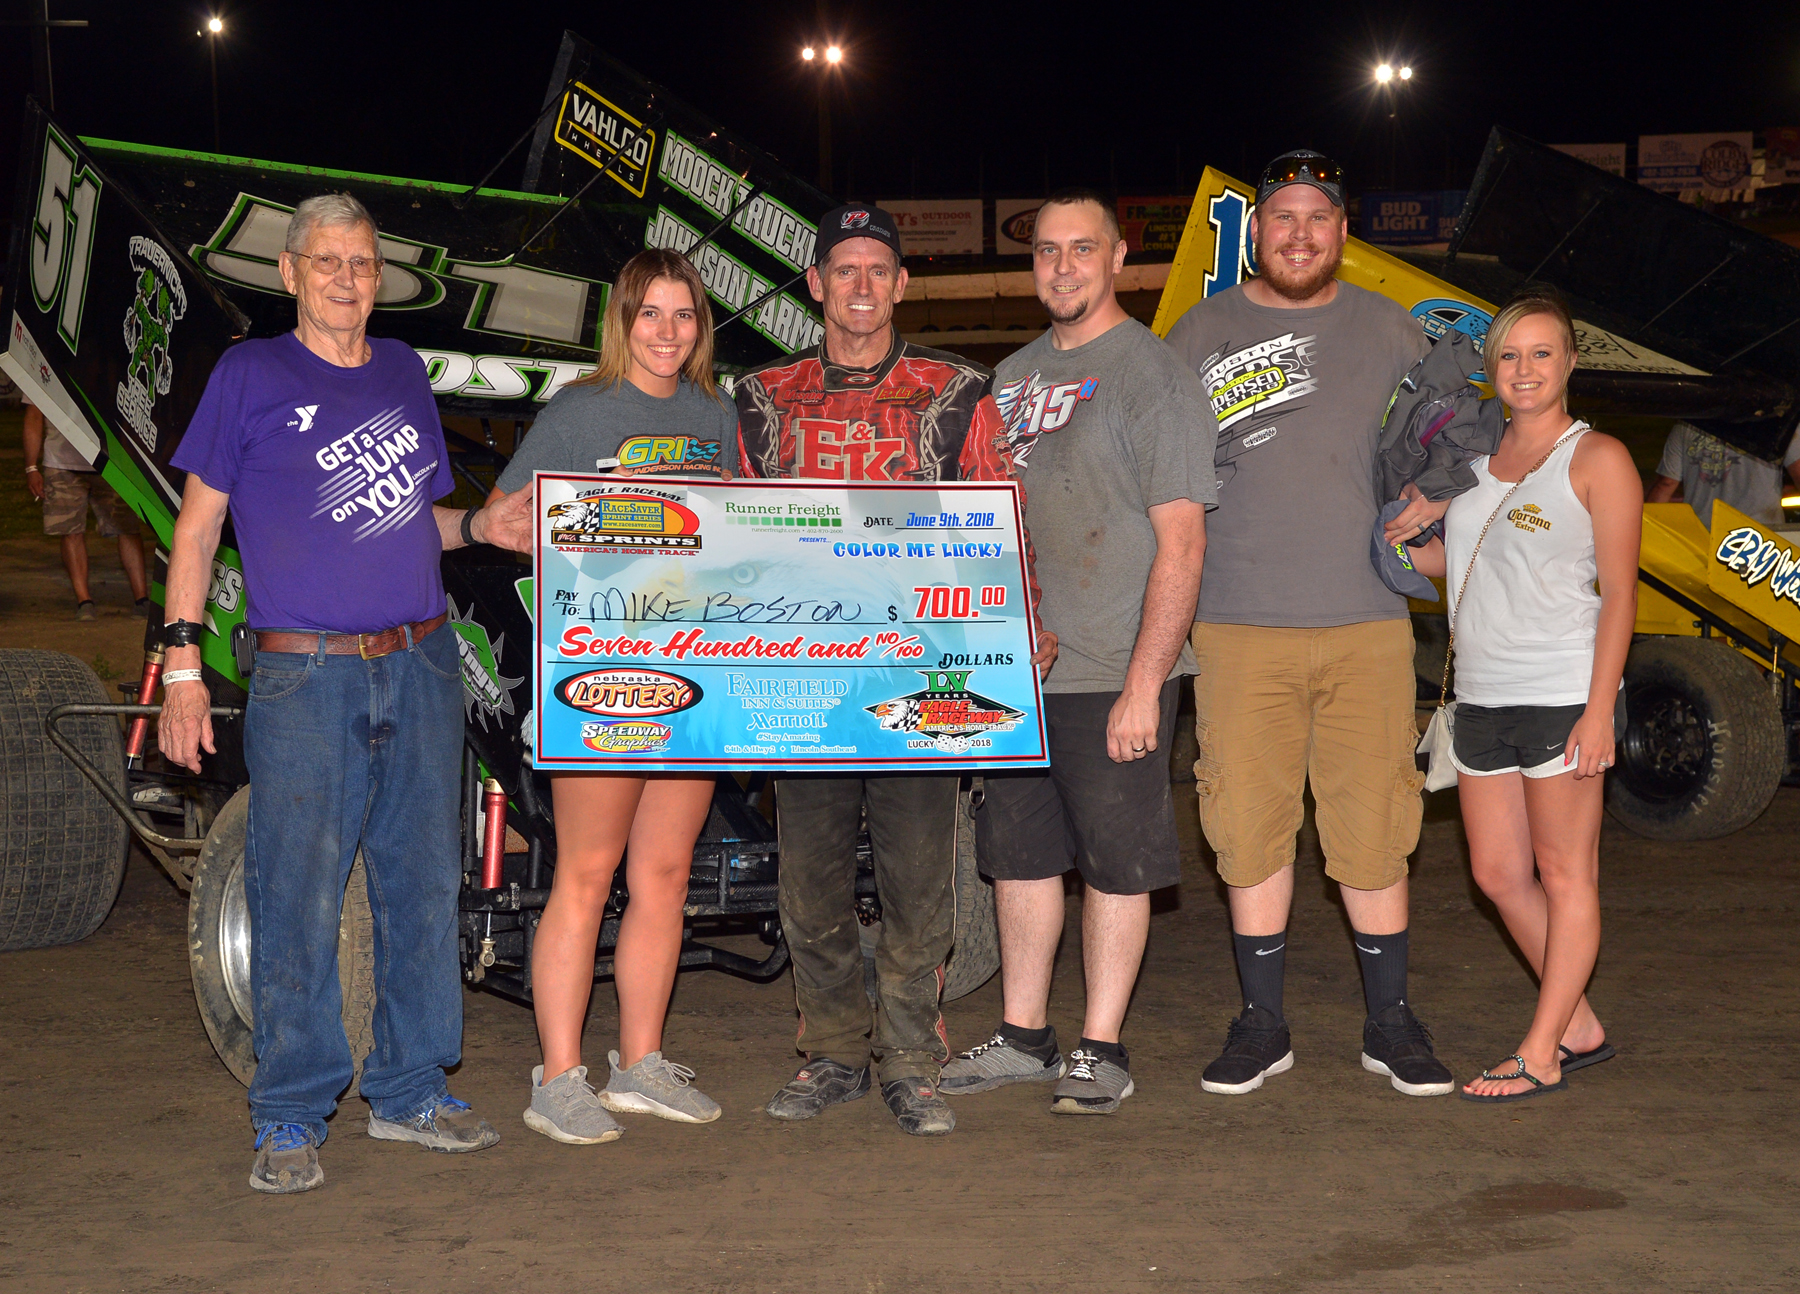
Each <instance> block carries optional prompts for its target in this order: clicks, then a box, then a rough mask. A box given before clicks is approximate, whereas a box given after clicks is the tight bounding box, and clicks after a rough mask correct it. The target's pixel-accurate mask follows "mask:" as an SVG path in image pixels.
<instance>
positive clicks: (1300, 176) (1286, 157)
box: [1256, 148, 1344, 207]
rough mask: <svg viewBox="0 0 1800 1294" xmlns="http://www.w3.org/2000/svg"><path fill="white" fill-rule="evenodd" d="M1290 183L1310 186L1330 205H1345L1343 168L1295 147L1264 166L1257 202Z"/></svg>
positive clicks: (1325, 158) (1311, 152) (1313, 153)
mask: <svg viewBox="0 0 1800 1294" xmlns="http://www.w3.org/2000/svg"><path fill="white" fill-rule="evenodd" d="M1290 184H1310V185H1311V186H1312V187H1313V188H1315V189H1317V190H1318V191H1319V192H1320V193H1323V194H1324V195H1325V196H1326V197H1328V198H1330V199H1331V205H1332V206H1334V207H1341V206H1343V205H1344V168H1343V167H1341V166H1339V165H1338V164H1337V163H1336V162H1334V161H1332V160H1331V159H1330V158H1329V157H1327V156H1325V154H1323V153H1315V152H1313V151H1312V149H1310V148H1297V149H1295V150H1294V151H1293V152H1291V153H1283V154H1282V155H1281V156H1280V157H1278V158H1276V159H1275V160H1274V161H1272V162H1270V163H1269V164H1268V165H1267V166H1265V167H1263V173H1262V179H1260V180H1258V181H1257V183H1256V201H1257V203H1258V204H1259V205H1260V204H1261V203H1262V201H1263V200H1264V199H1265V198H1267V197H1268V196H1269V195H1270V194H1271V193H1274V192H1275V191H1276V190H1277V189H1285V188H1287V186H1288V185H1290Z"/></svg>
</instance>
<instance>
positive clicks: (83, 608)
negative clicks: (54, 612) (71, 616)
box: [75, 598, 100, 620]
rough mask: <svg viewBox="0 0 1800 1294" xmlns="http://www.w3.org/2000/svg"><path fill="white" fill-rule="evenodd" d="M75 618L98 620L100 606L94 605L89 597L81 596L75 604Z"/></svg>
mask: <svg viewBox="0 0 1800 1294" xmlns="http://www.w3.org/2000/svg"><path fill="white" fill-rule="evenodd" d="M75 618H76V619H77V620H98V619H99V618H100V608H99V607H97V606H95V605H94V603H93V600H92V599H91V598H83V599H82V600H81V601H80V602H77V603H76V604H75Z"/></svg>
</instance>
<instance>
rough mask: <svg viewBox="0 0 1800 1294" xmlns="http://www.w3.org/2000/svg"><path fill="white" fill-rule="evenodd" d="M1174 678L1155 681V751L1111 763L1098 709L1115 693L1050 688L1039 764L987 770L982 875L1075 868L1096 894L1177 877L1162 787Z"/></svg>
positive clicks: (1170, 805) (1026, 876) (1043, 874)
mask: <svg viewBox="0 0 1800 1294" xmlns="http://www.w3.org/2000/svg"><path fill="white" fill-rule="evenodd" d="M1180 684H1181V679H1179V678H1172V679H1170V680H1169V681H1168V682H1167V683H1165V684H1163V690H1162V719H1161V721H1160V722H1159V723H1158V724H1157V728H1156V749H1155V750H1154V751H1152V752H1151V753H1150V754H1148V755H1146V756H1145V757H1144V758H1143V759H1134V760H1132V761H1131V762H1130V763H1128V764H1115V763H1114V762H1113V761H1112V758H1111V757H1110V756H1109V755H1107V753H1106V717H1107V715H1108V714H1110V713H1111V712H1112V708H1113V704H1114V702H1116V701H1117V700H1118V699H1119V694H1118V693H1117V692H1049V693H1046V694H1045V696H1044V727H1045V728H1046V729H1047V730H1048V734H1049V739H1050V768H1049V770H1048V771H1046V772H1035V771H1034V772H1029V773H1026V772H1019V773H989V774H988V775H987V778H986V797H985V799H984V800H983V801H982V804H981V807H980V808H979V809H977V810H976V812H975V857H976V861H977V862H978V863H979V865H980V867H981V874H982V875H983V876H986V877H988V878H989V879H990V880H999V881H1039V880H1045V879H1047V878H1049V877H1052V876H1061V875H1062V874H1063V873H1064V872H1066V871H1068V870H1069V868H1071V867H1075V868H1079V869H1080V871H1081V879H1082V880H1084V881H1086V882H1087V883H1088V884H1089V885H1090V886H1092V887H1093V888H1094V889H1096V890H1099V891H1100V892H1101V893H1102V894H1148V893H1149V892H1150V891H1151V890H1160V889H1162V888H1163V887H1164V886H1167V885H1176V884H1179V883H1180V881H1181V845H1180V842H1179V841H1177V839H1176V837H1175V802H1174V800H1173V799H1172V798H1171V796H1170V794H1169V746H1170V743H1171V742H1172V741H1173V740H1174V738H1175V703H1176V699H1177V693H1178V689H1179V687H1180Z"/></svg>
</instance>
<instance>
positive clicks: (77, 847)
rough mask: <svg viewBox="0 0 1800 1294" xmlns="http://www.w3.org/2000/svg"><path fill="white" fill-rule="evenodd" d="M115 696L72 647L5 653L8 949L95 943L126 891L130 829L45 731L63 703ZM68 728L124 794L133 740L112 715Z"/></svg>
mask: <svg viewBox="0 0 1800 1294" xmlns="http://www.w3.org/2000/svg"><path fill="white" fill-rule="evenodd" d="M110 700H112V698H111V697H109V696H107V694H106V688H105V686H104V685H103V684H102V683H101V682H100V679H99V677H98V676H97V675H96V674H95V673H94V671H93V670H91V669H89V668H88V667H87V665H86V664H84V663H83V662H82V661H80V660H78V659H77V658H76V657H74V656H70V655H68V654H66V653H64V652H56V651H39V650H37V649H34V648H8V649H6V650H0V952H14V951H17V950H19V949H24V948H48V947H51V946H53V945H56V944H71V943H75V942H76V941H77V940H81V939H86V938H87V937H88V936H89V935H91V934H93V933H94V931H95V930H97V929H99V928H100V923H101V922H102V921H104V920H106V914H107V913H108V912H110V911H112V905H113V900H115V899H116V898H118V896H119V884H120V882H121V881H122V880H123V879H124V877H125V856H126V852H127V851H128V850H129V849H130V846H131V832H130V829H129V828H128V827H127V826H126V825H125V823H124V821H123V819H121V818H120V817H119V815H118V814H116V813H114V812H113V810H112V807H111V806H110V805H108V804H107V802H106V801H105V799H104V798H102V797H101V795H100V792H99V791H97V790H95V789H94V787H93V785H92V784H91V783H89V781H88V780H87V778H85V777H83V776H82V775H81V772H80V771H79V770H78V769H77V768H76V767H75V765H74V764H73V763H71V762H70V761H69V759H68V758H67V757H66V756H64V754H63V753H62V751H60V750H58V749H57V748H56V747H55V746H54V745H53V744H52V743H51V741H50V738H49V737H48V736H47V735H45V732H44V716H45V715H47V714H49V713H50V711H51V710H53V709H55V708H56V707H57V706H59V705H69V704H75V703H80V704H88V705H105V704H106V703H107V702H108V701H110ZM59 731H61V732H62V733H63V735H64V736H65V737H67V738H68V739H69V741H70V742H71V743H72V744H73V745H74V746H75V748H76V749H77V750H79V751H80V752H81V753H82V754H83V755H85V756H86V757H87V759H88V760H89V762H91V763H92V764H93V765H94V766H95V767H96V768H98V769H99V770H100V772H101V773H102V774H103V775H104V776H105V777H106V779H107V780H108V781H109V782H111V783H112V784H113V786H115V787H117V788H118V789H119V791H120V793H121V794H123V793H124V790H125V743H124V741H123V739H122V738H121V736H120V733H119V723H118V720H116V719H114V718H113V717H112V716H110V715H88V716H83V717H79V718H72V719H69V720H67V721H65V722H63V723H62V724H60V725H59Z"/></svg>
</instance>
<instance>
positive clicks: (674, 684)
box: [556, 669, 704, 740]
mask: <svg viewBox="0 0 1800 1294" xmlns="http://www.w3.org/2000/svg"><path fill="white" fill-rule="evenodd" d="M702 695H704V693H702V692H701V690H700V685H699V684H698V683H696V682H694V681H693V680H692V679H687V678H683V677H681V675H679V674H665V673H663V671H661V670H656V669H596V670H588V671H587V672H586V673H583V674H571V675H570V676H569V677H568V678H565V679H564V680H563V681H562V682H560V683H558V684H557V685H556V699H557V700H558V701H561V702H562V703H563V704H564V705H566V706H568V707H569V708H570V709H571V710H582V711H585V712H586V713H588V714H596V715H600V716H601V717H602V718H607V719H654V718H657V717H659V716H661V715H665V714H676V713H679V712H680V711H682V710H686V709H689V708H690V707H692V706H696V705H698V704H700V698H701V696H702ZM584 740H585V737H584Z"/></svg>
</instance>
